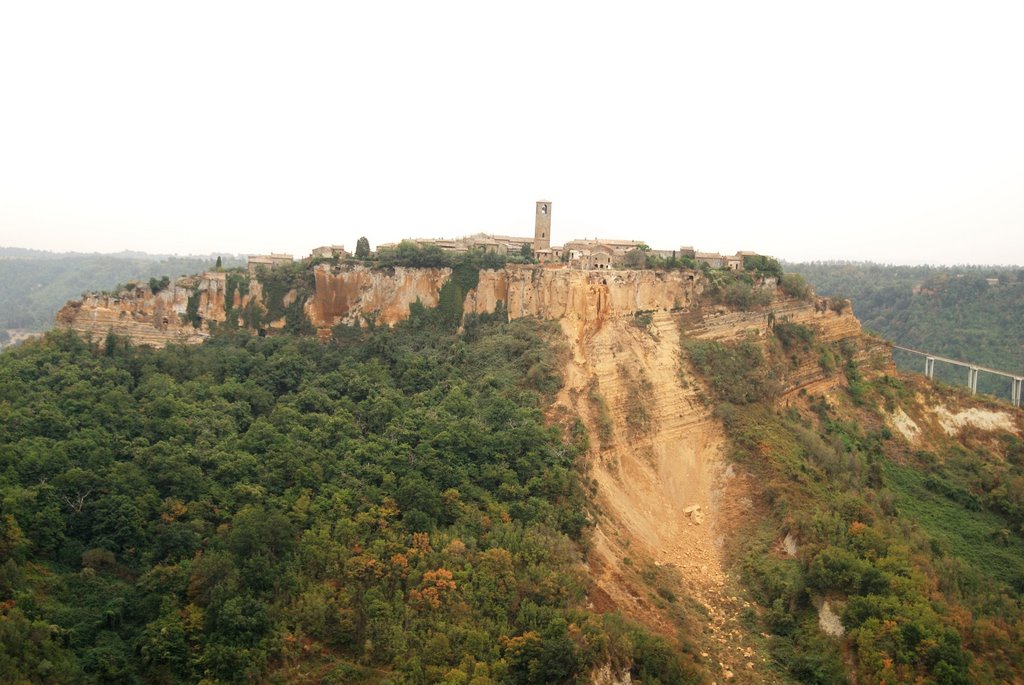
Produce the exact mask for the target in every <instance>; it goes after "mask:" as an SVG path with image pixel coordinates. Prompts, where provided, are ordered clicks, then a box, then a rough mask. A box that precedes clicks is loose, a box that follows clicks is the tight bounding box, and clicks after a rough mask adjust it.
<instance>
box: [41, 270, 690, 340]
mask: <svg viewBox="0 0 1024 685" xmlns="http://www.w3.org/2000/svg"><path fill="white" fill-rule="evenodd" d="M451 274H452V271H451V269H447V268H405V267H392V268H369V267H366V266H363V265H361V264H343V265H330V264H319V265H317V266H315V267H313V280H314V289H313V294H312V295H311V296H310V297H309V298H308V299H307V300H306V302H305V305H304V311H305V313H306V316H307V317H308V318H309V320H310V322H311V323H312V324H313V326H314V328H316V329H318V330H319V331H320V332H321V334H322V335H329V333H330V329H331V328H332V327H334V326H336V325H338V324H347V325H360V326H361V325H366V324H367V323H368V322H370V321H373V322H375V323H376V324H379V325H387V326H393V325H394V324H396V323H398V322H399V321H402V320H403V319H406V318H408V316H409V311H410V309H409V307H410V305H412V304H414V303H416V302H419V303H420V304H422V305H423V306H424V307H427V308H430V307H436V306H437V304H438V301H439V293H440V290H441V288H442V287H443V286H444V285H445V283H447V282H448V280H449V279H450V278H451ZM698 279H699V276H698V275H697V274H696V273H695V272H689V271H672V272H656V271H578V270H571V269H566V268H550V267H547V268H546V267H540V266H508V267H506V268H504V269H499V270H483V271H481V272H480V278H479V283H478V285H477V286H476V288H474V289H472V290H471V291H470V292H469V293H467V294H466V296H465V301H464V306H463V309H464V311H465V313H467V314H484V313H491V312H493V311H495V309H497V308H498V307H504V308H505V309H506V310H507V311H508V314H509V317H510V318H520V317H523V316H538V317H542V318H548V319H569V320H571V321H574V322H576V323H578V324H579V325H581V326H583V327H586V326H592V325H597V324H599V323H600V322H602V321H604V320H607V319H609V318H617V317H623V316H632V315H634V314H635V313H637V312H641V311H646V312H653V311H669V310H679V309H681V308H686V307H689V306H691V304H692V303H693V301H694V297H695V294H696V288H697V287H698V283H699V281H698ZM295 296H296V295H295V293H294V292H290V293H288V294H286V295H285V297H284V301H283V302H282V304H283V305H284V306H288V305H289V304H290V302H291V300H292V299H294V297H295ZM190 298H198V299H197V300H196V301H195V303H194V308H195V312H194V316H189V312H188V305H189V299H190ZM227 298H228V284H227V277H226V274H224V273H221V272H210V273H206V274H203V275H202V276H194V277H188V278H181V279H178V280H177V281H176V282H175V283H174V284H173V285H172V286H171V287H169V288H167V289H166V290H164V291H161V292H159V293H157V294H155V295H154V294H153V293H151V292H150V290H149V288H148V287H147V286H144V285H141V284H135V285H133V286H131V287H129V288H127V289H125V290H123V291H122V292H120V293H117V294H90V295H86V296H85V297H84V298H83V299H82V300H80V301H75V302H68V303H67V304H66V305H65V306H64V308H63V309H61V311H60V312H59V313H58V315H57V325H58V326H61V327H65V328H71V329H73V330H76V331H78V332H80V333H84V334H92V335H93V336H102V335H105V334H106V332H107V331H108V330H113V331H114V332H115V333H117V334H119V335H125V336H128V337H130V338H131V339H132V340H133V341H135V342H136V343H138V344H145V345H153V346H156V347H162V346H163V345H166V344H167V343H170V342H184V343H198V342H202V341H203V340H205V339H206V338H207V337H209V334H210V324H211V323H218V324H219V323H223V322H225V321H227V319H228V318H229V317H237V316H238V315H239V313H240V312H241V311H242V310H243V309H244V308H245V307H246V306H248V305H249V303H250V302H253V303H255V305H257V306H259V307H260V309H261V310H262V311H263V312H266V311H267V309H268V308H267V306H266V304H267V303H266V302H264V295H263V288H262V287H261V284H260V282H259V280H257V279H255V278H253V279H252V280H250V281H249V282H248V287H247V292H246V294H245V295H242V294H241V293H240V292H239V290H235V291H234V292H233V293H232V294H231V298H232V300H231V302H230V303H229V302H228V301H227ZM242 323H243V325H244V321H243V322H242ZM193 324H198V325H195V326H194V325H193ZM283 325H284V319H279V320H277V321H271V322H267V323H265V324H264V327H265V328H269V329H276V328H281V327H282V326H283Z"/></svg>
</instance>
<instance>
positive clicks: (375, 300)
mask: <svg viewBox="0 0 1024 685" xmlns="http://www.w3.org/2000/svg"><path fill="white" fill-rule="evenodd" d="M451 273H452V270H451V269H412V268H405V267H393V268H386V269H370V268H367V267H365V266H362V265H357V266H349V265H342V266H333V267H332V266H331V265H329V264H320V265H318V266H315V267H314V268H313V276H314V278H315V281H316V290H315V293H314V295H313V297H312V298H310V299H309V301H308V302H307V303H306V315H307V316H308V317H309V320H310V321H311V322H312V323H313V326H314V327H315V328H317V329H329V328H332V327H333V326H337V325H338V324H341V323H344V324H349V325H362V324H363V323H364V322H365V321H367V320H370V319H372V320H374V321H375V322H376V323H379V324H384V325H386V326H393V325H395V324H396V323H398V322H399V321H401V320H403V319H406V318H408V317H409V305H410V304H413V303H415V302H417V301H419V302H420V303H421V304H422V305H423V306H424V307H436V306H437V302H438V293H439V292H440V290H441V287H442V286H443V285H444V284H445V283H446V282H447V281H448V279H449V278H450V277H451Z"/></svg>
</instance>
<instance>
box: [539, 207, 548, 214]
mask: <svg viewBox="0 0 1024 685" xmlns="http://www.w3.org/2000/svg"><path fill="white" fill-rule="evenodd" d="M540 213H541V214H547V213H548V206H547V205H541V206H540Z"/></svg>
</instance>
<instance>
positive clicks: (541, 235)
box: [533, 200, 551, 252]
mask: <svg viewBox="0 0 1024 685" xmlns="http://www.w3.org/2000/svg"><path fill="white" fill-rule="evenodd" d="M550 248H551V202H550V201H548V200H538V201H537V219H536V221H535V223H534V227H533V251H534V252H536V251H537V250H548V249H550Z"/></svg>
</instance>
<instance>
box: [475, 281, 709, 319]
mask: <svg viewBox="0 0 1024 685" xmlns="http://www.w3.org/2000/svg"><path fill="white" fill-rule="evenodd" d="M696 278H697V276H696V274H695V273H694V272H691V271H670V272H664V271H575V270H570V269H550V268H548V269H545V268H537V267H508V268H505V269H502V270H498V271H481V272H480V283H479V285H478V286H477V287H476V289H475V290H472V291H470V292H469V293H468V294H467V296H466V302H465V306H464V309H465V311H466V312H467V313H475V314H485V313H489V312H493V311H494V309H495V307H496V306H497V304H498V302H499V301H500V302H503V303H504V304H505V307H506V308H507V309H508V315H509V318H512V319H517V318H520V317H523V316H538V317H541V318H545V319H570V320H573V321H577V322H580V323H582V324H584V325H588V324H596V323H599V322H601V321H604V320H606V319H609V318H616V317H621V316H632V315H633V314H634V313H635V312H637V311H655V310H669V309H681V308H684V307H688V306H690V304H691V303H692V302H693V298H694V295H695V290H694V289H695V287H696Z"/></svg>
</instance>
